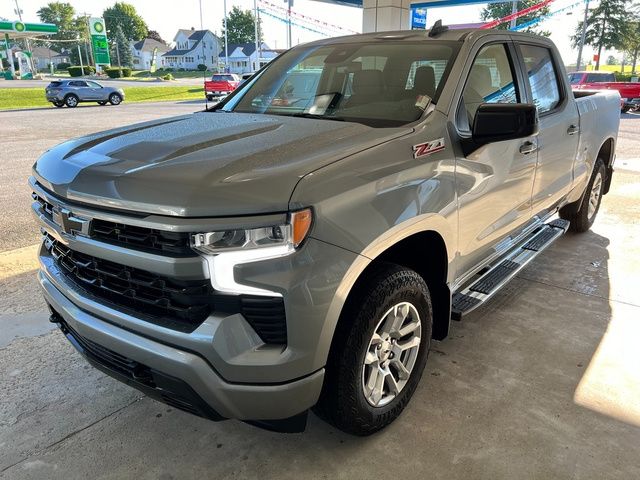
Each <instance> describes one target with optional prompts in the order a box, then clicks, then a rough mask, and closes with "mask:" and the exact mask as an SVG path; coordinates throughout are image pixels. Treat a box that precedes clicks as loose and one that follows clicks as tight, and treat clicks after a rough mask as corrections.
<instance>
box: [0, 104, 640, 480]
mask: <svg viewBox="0 0 640 480" xmlns="http://www.w3.org/2000/svg"><path fill="white" fill-rule="evenodd" d="M128 107H131V109H130V110H125V109H120V108H119V109H117V110H115V109H113V110H109V112H111V111H115V112H117V113H118V115H107V116H105V118H100V119H98V118H96V117H95V116H93V115H91V114H90V113H89V112H88V113H86V114H85V113H84V112H81V111H80V109H78V110H77V112H72V113H74V114H76V113H77V114H78V115H83V116H82V117H79V116H76V115H74V116H73V117H71V116H67V117H62V116H60V115H61V114H62V113H61V112H63V111H60V110H54V109H52V110H50V111H49V110H47V111H42V112H39V113H37V114H35V116H31V115H29V114H27V113H24V114H23V112H14V113H0V121H1V122H3V125H7V124H8V123H7V120H11V122H10V123H11V125H13V126H11V125H10V128H9V133H10V135H9V136H8V137H7V138H9V139H13V140H10V141H9V142H7V143H8V144H7V145H6V146H5V149H4V151H3V153H2V158H1V159H0V160H1V161H2V164H3V165H4V166H8V168H3V169H1V170H0V184H1V185H2V186H3V188H2V191H1V192H0V215H1V217H0V218H1V220H0V222H2V226H3V227H4V230H5V232H6V231H9V232H11V235H9V236H6V235H3V237H2V238H0V241H2V243H1V244H0V252H2V251H3V253H1V254H0V295H1V297H2V302H1V303H0V340H2V342H0V365H1V367H0V395H1V397H0V398H1V401H0V478H3V479H4V478H6V479H31V478H47V479H56V478H60V479H63V478H64V479H67V478H131V477H134V476H135V477H137V478H140V479H180V478H196V477H200V478H202V477H205V478H209V477H211V478H261V479H270V478H274V479H276V478H277V479H283V480H285V479H300V478H305V479H307V478H309V479H315V478H318V479H320V478H336V479H342V478H344V479H360V478H362V479H364V478H367V479H369V478H371V477H373V476H389V477H392V478H408V479H413V478H416V479H418V478H419V479H424V478H446V479H468V478H473V479H492V480H494V479H513V478H527V479H618V478H619V479H632V478H640V463H639V462H638V458H640V402H639V401H638V399H639V398H640V368H638V366H640V350H639V349H638V348H637V339H638V338H640V323H639V322H638V321H637V319H638V318H640V298H639V297H638V295H637V284H638V281H640V241H639V238H640V221H639V219H640V173H639V172H638V171H634V170H640V169H638V164H640V158H638V157H640V154H638V153H637V152H640V150H638V149H637V148H636V144H634V142H635V141H636V138H637V137H638V135H640V116H638V117H636V116H625V118H624V120H623V125H622V129H621V132H622V133H621V137H620V144H619V147H618V152H619V157H618V161H617V167H618V168H619V170H618V171H617V172H616V174H615V177H614V182H613V185H612V191H611V192H610V194H609V195H608V196H606V197H605V198H604V202H603V205H602V209H601V211H600V214H599V217H598V220H597V221H596V224H595V225H594V228H593V230H592V231H591V232H588V233H586V234H582V235H566V236H564V237H563V238H561V239H560V240H558V242H556V244H554V245H553V246H552V247H551V248H550V249H549V250H548V251H546V252H545V253H544V254H543V255H541V256H540V257H539V258H538V259H536V261H534V262H533V263H532V264H531V265H530V266H529V267H528V268H526V269H525V270H524V271H523V272H522V273H521V274H520V275H518V277H517V278H516V279H515V280H514V281H513V282H511V283H510V284H509V285H508V286H507V287H506V288H505V289H503V291H501V292H500V293H499V294H498V295H497V296H496V297H495V298H494V299H493V300H492V301H491V302H489V303H488V304H487V305H485V306H484V307H482V308H481V309H479V310H477V311H476V312H474V313H473V314H471V315H470V316H468V317H466V318H465V319H464V321H463V322H461V323H455V324H454V326H453V331H452V335H451V336H450V338H449V339H447V340H445V341H443V342H435V345H434V347H433V350H432V354H431V357H430V359H429V362H428V364H427V368H426V370H425V374H424V376H423V379H422V382H421V384H420V386H419V388H418V390H417V392H416V394H415V396H414V398H413V400H412V402H411V403H410V405H409V406H408V408H407V409H406V410H405V412H404V413H403V415H402V416H401V417H400V418H399V419H398V421H396V422H395V423H394V424H393V425H391V426H390V427H389V428H388V429H386V430H384V431H383V432H381V433H379V434H376V435H374V436H372V437H369V438H365V439H362V438H354V437H350V436H348V435H345V434H342V433H341V432H338V431H336V430H335V429H333V428H331V427H329V426H328V425H326V424H324V423H323V422H321V421H319V420H318V419H317V418H316V417H314V416H311V419H310V423H309V426H308V428H307V431H306V432H305V433H303V434H296V435H282V434H273V433H269V432H265V431H262V430H259V429H257V428H254V427H250V426H247V425H244V424H242V423H239V422H232V421H228V422H222V423H212V422H209V421H206V420H203V419H200V418H197V417H194V416H191V415H188V414H186V413H183V412H180V411H176V410H175V409H172V408H171V407H168V406H166V405H163V404H160V403H157V402H154V401H152V400H149V399H148V398H145V397H143V396H142V395H141V394H140V393H139V392H137V391H135V390H132V389H130V388H128V387H126V386H124V385H122V384H120V383H118V382H116V381H114V380H112V379H110V378H109V377H106V376H104V375H102V374H101V373H99V372H98V371H96V370H95V369H93V368H91V367H89V366H88V365H87V364H86V362H85V361H84V360H83V359H82V358H81V357H80V356H79V355H78V354H77V353H76V352H75V351H74V350H73V348H72V347H71V345H69V344H68V342H67V341H66V340H65V339H64V338H63V337H62V335H61V334H60V333H59V332H57V331H49V329H50V326H49V324H48V323H47V322H46V312H45V311H44V304H43V302H42V300H41V299H40V296H39V293H38V291H37V288H36V285H35V281H34V271H33V270H34V268H35V263H34V261H33V257H32V256H31V255H32V251H33V250H32V249H33V248H34V247H32V246H31V245H32V244H34V243H35V241H36V240H37V232H34V231H33V230H34V229H35V224H34V222H32V221H31V219H30V217H28V216H27V215H24V216H23V214H22V213H19V212H22V211H23V210H25V209H26V208H27V207H28V205H29V203H30V202H29V199H28V193H29V192H28V188H26V184H25V183H24V179H25V178H26V176H27V175H28V171H29V167H30V165H31V163H32V162H33V161H34V160H35V158H36V157H37V155H38V154H39V152H41V151H42V150H44V149H46V148H48V147H49V146H51V145H53V144H54V143H57V142H58V141H61V140H63V139H65V138H66V137H67V136H70V135H79V134H82V133H85V132H89V131H92V129H93V130H95V129H98V128H101V127H107V126H116V125H119V124H125V123H130V122H132V121H136V120H140V121H141V120H147V119H150V118H153V117H154V116H165V115H169V114H171V113H173V112H175V113H183V112H186V111H189V109H192V110H194V109H195V108H193V106H192V105H170V104H159V105H157V106H153V105H150V104H144V105H129V106H128ZM133 107H136V108H133ZM86 110H87V111H89V109H86ZM65 113H66V112H65ZM63 119H64V121H63ZM26 122H35V123H36V124H38V125H45V127H44V128H43V129H42V131H41V130H40V129H38V130H35V129H33V128H32V127H29V126H28V125H27V123H26ZM104 122H107V124H105V123H104ZM65 123H66V124H65ZM35 132H37V133H35ZM7 155H10V156H8V157H7ZM621 167H624V169H622V168H621ZM7 190H8V191H7Z"/></svg>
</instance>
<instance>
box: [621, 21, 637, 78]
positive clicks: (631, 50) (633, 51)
mask: <svg viewBox="0 0 640 480" xmlns="http://www.w3.org/2000/svg"><path fill="white" fill-rule="evenodd" d="M622 49H623V50H624V51H625V52H626V54H627V55H628V56H629V57H631V73H636V65H637V63H638V54H640V20H638V19H637V20H634V21H632V22H630V23H629V29H628V31H627V34H626V35H625V38H624V41H623V44H622ZM623 73H624V72H623Z"/></svg>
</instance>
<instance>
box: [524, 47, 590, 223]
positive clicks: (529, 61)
mask: <svg viewBox="0 0 640 480" xmlns="http://www.w3.org/2000/svg"><path fill="white" fill-rule="evenodd" d="M517 47H518V51H519V54H520V55H521V58H522V65H523V67H524V69H525V72H524V75H525V76H526V79H527V80H526V89H527V96H528V98H529V99H530V101H531V103H533V104H535V105H536V106H537V107H538V116H539V119H540V133H539V134H538V163H537V166H536V173H535V181H534V185H533V193H532V200H531V201H532V209H533V214H534V215H539V216H544V215H546V214H547V213H548V211H549V210H551V209H553V208H554V207H555V205H557V203H558V202H559V201H560V200H562V199H563V198H564V196H565V195H566V194H567V193H568V192H569V190H570V188H571V184H572V181H573V162H574V160H575V159H576V155H577V150H578V140H579V137H580V135H579V130H580V116H579V114H578V107H577V105H576V102H575V101H574V100H573V98H571V97H570V95H572V94H571V91H567V88H566V87H565V86H566V83H565V82H564V81H562V80H563V78H562V77H561V75H562V70H561V69H560V68H559V66H558V65H559V63H558V61H559V59H558V58H557V57H556V53H555V52H554V50H552V49H551V48H549V47H548V46H546V45H536V44H533V43H532V44H528V43H519V44H518V45H517Z"/></svg>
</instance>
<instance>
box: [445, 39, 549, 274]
mask: <svg viewBox="0 0 640 480" xmlns="http://www.w3.org/2000/svg"><path fill="white" fill-rule="evenodd" d="M515 58H516V52H515V50H514V47H513V45H512V44H511V43H491V44H489V45H485V46H483V47H482V48H481V49H480V50H479V51H478V53H477V55H476V56H475V58H474V60H473V64H472V65H471V68H470V71H469V74H468V77H467V79H466V81H465V86H464V89H463V91H462V97H461V99H460V103H459V107H458V110H457V113H456V127H457V130H458V132H459V134H460V136H461V137H470V135H471V126H472V124H473V121H474V116H475V112H476V110H477V109H478V107H479V106H480V105H481V104H483V103H523V102H524V99H525V98H526V96H525V95H524V89H523V88H522V81H520V80H519V78H520V77H519V76H518V73H517V71H516V69H515V68H514V66H515V62H514V59H515ZM536 142H537V139H536V137H535V136H532V137H530V138H522V139H517V140H506V141H502V142H495V143H490V144H488V145H484V146H482V147H480V148H479V149H477V150H475V151H474V152H472V153H470V154H468V155H467V156H463V155H458V156H457V158H456V185H457V190H458V258H457V273H458V277H459V278H460V277H461V276H462V275H464V274H465V273H467V272H469V271H472V270H474V269H475V268H476V267H477V266H479V265H480V264H481V263H482V262H484V261H485V260H486V259H487V258H488V257H489V256H491V255H492V254H494V253H495V252H496V251H498V250H500V249H501V246H505V248H506V246H507V245H508V244H509V242H510V239H511V238H512V237H514V236H516V235H517V234H518V233H519V232H521V231H522V230H523V229H524V227H525V226H526V225H527V224H528V223H529V222H531V189H532V187H533V178H534V172H535V167H536V160H537V153H536Z"/></svg>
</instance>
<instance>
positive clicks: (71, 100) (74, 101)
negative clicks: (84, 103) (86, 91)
mask: <svg viewBox="0 0 640 480" xmlns="http://www.w3.org/2000/svg"><path fill="white" fill-rule="evenodd" d="M78 103H80V99H79V98H78V96H77V95H74V94H72V93H71V94H69V95H67V96H66V97H64V104H65V105H66V106H67V107H69V108H76V107H77V106H78Z"/></svg>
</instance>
